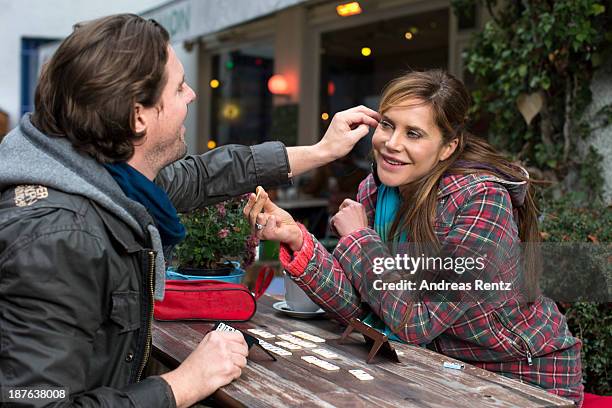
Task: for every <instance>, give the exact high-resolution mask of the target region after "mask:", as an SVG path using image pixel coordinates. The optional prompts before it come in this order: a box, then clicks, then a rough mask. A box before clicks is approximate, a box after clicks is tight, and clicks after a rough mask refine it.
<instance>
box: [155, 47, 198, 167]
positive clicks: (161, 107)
mask: <svg viewBox="0 0 612 408" xmlns="http://www.w3.org/2000/svg"><path fill="white" fill-rule="evenodd" d="M166 77H167V81H166V86H165V87H164V90H163V91H162V94H161V98H160V101H159V104H158V106H157V107H152V108H149V109H147V111H148V112H147V116H148V120H147V131H146V136H145V143H144V145H143V147H144V148H145V160H146V161H147V162H149V163H150V164H151V165H153V166H155V167H158V168H163V167H165V166H167V165H169V164H171V163H173V162H175V161H177V160H179V159H181V158H182V157H183V156H185V154H186V153H187V145H186V144H185V126H184V122H185V119H186V117H187V105H188V104H190V103H191V102H192V101H193V100H194V99H195V97H196V95H195V92H194V91H193V89H191V88H190V87H189V85H187V83H186V82H185V71H184V69H183V65H182V64H181V62H180V61H179V59H178V58H177V57H176V54H175V53H174V50H173V49H172V47H171V46H170V45H168V62H167V63H166Z"/></svg>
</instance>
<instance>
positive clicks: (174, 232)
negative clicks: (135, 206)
mask: <svg viewBox="0 0 612 408" xmlns="http://www.w3.org/2000/svg"><path fill="white" fill-rule="evenodd" d="M104 167H106V169H107V170H108V172H109V173H110V175H111V176H112V177H113V178H114V179H115V181H116V182H117V184H119V187H121V190H123V192H124V193H125V195H126V196H128V197H129V198H131V199H132V200H134V201H137V202H139V203H140V204H142V205H143V206H144V207H145V208H146V209H147V211H148V212H149V214H151V217H153V220H154V221H155V226H156V227H157V229H158V230H159V235H160V237H161V240H162V245H163V246H164V247H168V246H174V245H176V244H178V243H179V242H181V241H182V240H183V239H185V235H186V231H185V226H184V225H183V224H181V221H180V219H179V217H178V214H177V212H176V209H175V208H174V205H172V202H171V201H170V198H169V197H168V194H166V192H165V191H164V190H162V189H161V188H159V187H158V186H157V185H156V184H155V183H153V182H152V181H151V180H149V179H148V178H146V177H145V176H144V175H143V174H142V173H140V172H139V171H138V170H136V169H135V168H133V167H132V166H130V165H129V164H127V163H114V164H105V165H104Z"/></svg>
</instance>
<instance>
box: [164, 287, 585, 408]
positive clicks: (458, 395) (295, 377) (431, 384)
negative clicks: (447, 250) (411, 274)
mask: <svg viewBox="0 0 612 408" xmlns="http://www.w3.org/2000/svg"><path fill="white" fill-rule="evenodd" d="M277 301H278V299H275V298H272V297H270V296H267V295H265V296H263V297H262V298H261V299H260V300H259V301H258V310H257V313H256V314H255V316H254V317H253V319H251V320H250V321H248V322H245V323H228V324H230V325H232V326H233V327H235V328H238V329H241V330H246V329H250V328H258V329H263V330H265V331H268V332H270V333H272V334H276V335H278V334H286V333H290V332H292V331H298V330H299V331H304V332H307V333H310V334H312V335H315V336H318V337H321V338H324V339H326V342H325V343H323V347H324V348H326V349H329V350H331V351H333V352H334V353H336V354H338V355H339V356H340V359H335V360H329V359H325V358H323V357H320V356H317V355H316V354H314V353H312V352H308V350H307V349H301V350H293V351H292V353H293V355H291V356H286V357H281V356H278V355H276V356H275V357H276V358H277V361H273V360H272V359H271V358H270V357H268V356H267V355H266V354H265V353H263V352H262V351H261V350H258V348H257V347H254V348H253V349H251V352H250V355H249V360H248V365H247V367H246V368H245V369H244V370H243V372H242V376H241V377H240V378H239V379H237V380H236V381H234V382H232V383H231V384H229V385H227V386H225V387H223V388H221V389H219V390H218V391H217V392H216V393H215V395H214V399H215V401H216V402H217V403H219V404H222V405H227V406H236V407H245V406H246V407H295V406H308V407H432V408H433V407H445V408H446V407H497V408H503V407H524V408H528V407H573V406H574V405H573V403H572V402H571V401H569V400H567V399H564V398H560V397H557V396H555V395H552V394H549V393H547V392H546V391H544V390H542V389H540V388H537V387H534V386H531V385H528V384H523V383H521V382H519V381H516V380H512V379H510V378H507V377H503V376H501V375H498V374H495V373H492V372H489V371H486V370H483V369H481V368H477V367H474V366H471V365H469V364H465V368H464V369H463V370H456V369H450V368H444V367H443V363H444V362H445V361H448V362H458V361H457V360H454V359H452V358H449V357H446V356H444V355H441V354H438V353H435V352H433V351H430V350H428V349H426V348H422V347H415V346H410V345H407V344H403V343H397V342H392V345H393V347H394V348H395V350H396V351H398V352H399V354H400V356H399V358H400V360H401V363H394V362H392V361H391V360H389V359H386V358H385V357H384V356H377V357H376V358H375V360H374V362H373V363H372V364H366V362H365V360H366V357H367V354H368V350H367V348H366V346H365V345H364V340H363V337H362V336H360V335H359V334H357V333H353V334H351V340H352V341H351V342H349V343H348V344H339V343H338V341H337V339H338V338H339V337H340V335H341V334H342V332H343V329H344V327H343V326H341V325H339V324H338V323H337V322H336V321H334V320H330V319H328V318H325V317H324V318H318V319H311V320H301V319H295V318H291V317H288V316H286V315H284V314H282V313H280V312H278V311H276V310H275V309H274V308H273V307H272V305H273V303H275V302H277ZM211 328H212V324H211V323H203V322H160V321H155V322H154V324H153V357H154V358H156V359H157V360H159V361H161V362H162V363H164V364H165V365H167V366H168V367H170V368H174V367H176V366H178V365H179V364H180V363H181V362H182V361H183V360H184V359H185V358H186V357H187V356H188V355H189V354H190V353H191V351H192V350H193V349H194V348H195V347H196V345H197V344H198V343H199V342H200V341H201V340H202V338H203V336H204V335H205V334H206V333H207V332H208V331H209V330H210V329H211ZM256 337H257V336H256ZM265 341H268V342H269V343H272V344H274V342H275V341H280V339H269V340H265ZM304 355H315V356H317V357H319V358H321V359H324V360H327V361H329V362H331V363H333V364H335V365H337V366H340V370H339V371H326V370H324V369H322V368H319V367H317V366H314V365H311V364H309V363H307V362H306V361H304V360H302V359H301V358H300V357H301V356H304ZM349 369H362V370H365V371H366V372H368V373H369V374H371V375H372V376H374V379H373V380H370V381H361V380H359V379H357V378H356V377H354V376H353V375H352V374H350V373H349V372H348V370H349Z"/></svg>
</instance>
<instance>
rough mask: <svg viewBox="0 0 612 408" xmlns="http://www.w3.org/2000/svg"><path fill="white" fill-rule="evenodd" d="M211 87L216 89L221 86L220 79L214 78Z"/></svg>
mask: <svg viewBox="0 0 612 408" xmlns="http://www.w3.org/2000/svg"><path fill="white" fill-rule="evenodd" d="M210 87H211V88H213V89H215V88H218V87H219V80H218V79H212V80H211V81H210Z"/></svg>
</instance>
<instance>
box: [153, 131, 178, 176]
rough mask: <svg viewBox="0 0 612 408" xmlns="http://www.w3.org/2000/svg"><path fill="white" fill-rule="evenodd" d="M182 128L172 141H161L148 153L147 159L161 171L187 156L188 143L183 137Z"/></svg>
mask: <svg viewBox="0 0 612 408" xmlns="http://www.w3.org/2000/svg"><path fill="white" fill-rule="evenodd" d="M181 129H182V128H180V129H179V130H178V131H177V133H176V135H175V136H176V137H175V138H173V139H172V141H168V142H166V143H160V144H158V145H156V146H154V147H153V148H152V149H151V151H150V153H149V154H148V155H147V161H148V162H149V164H150V165H151V166H152V167H153V168H156V169H158V171H159V170H161V169H163V168H164V167H166V166H169V165H170V164H172V163H174V162H176V161H178V160H180V159H182V158H183V157H185V155H186V154H187V144H186V143H185V139H184V137H181ZM179 142H180V143H179Z"/></svg>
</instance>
